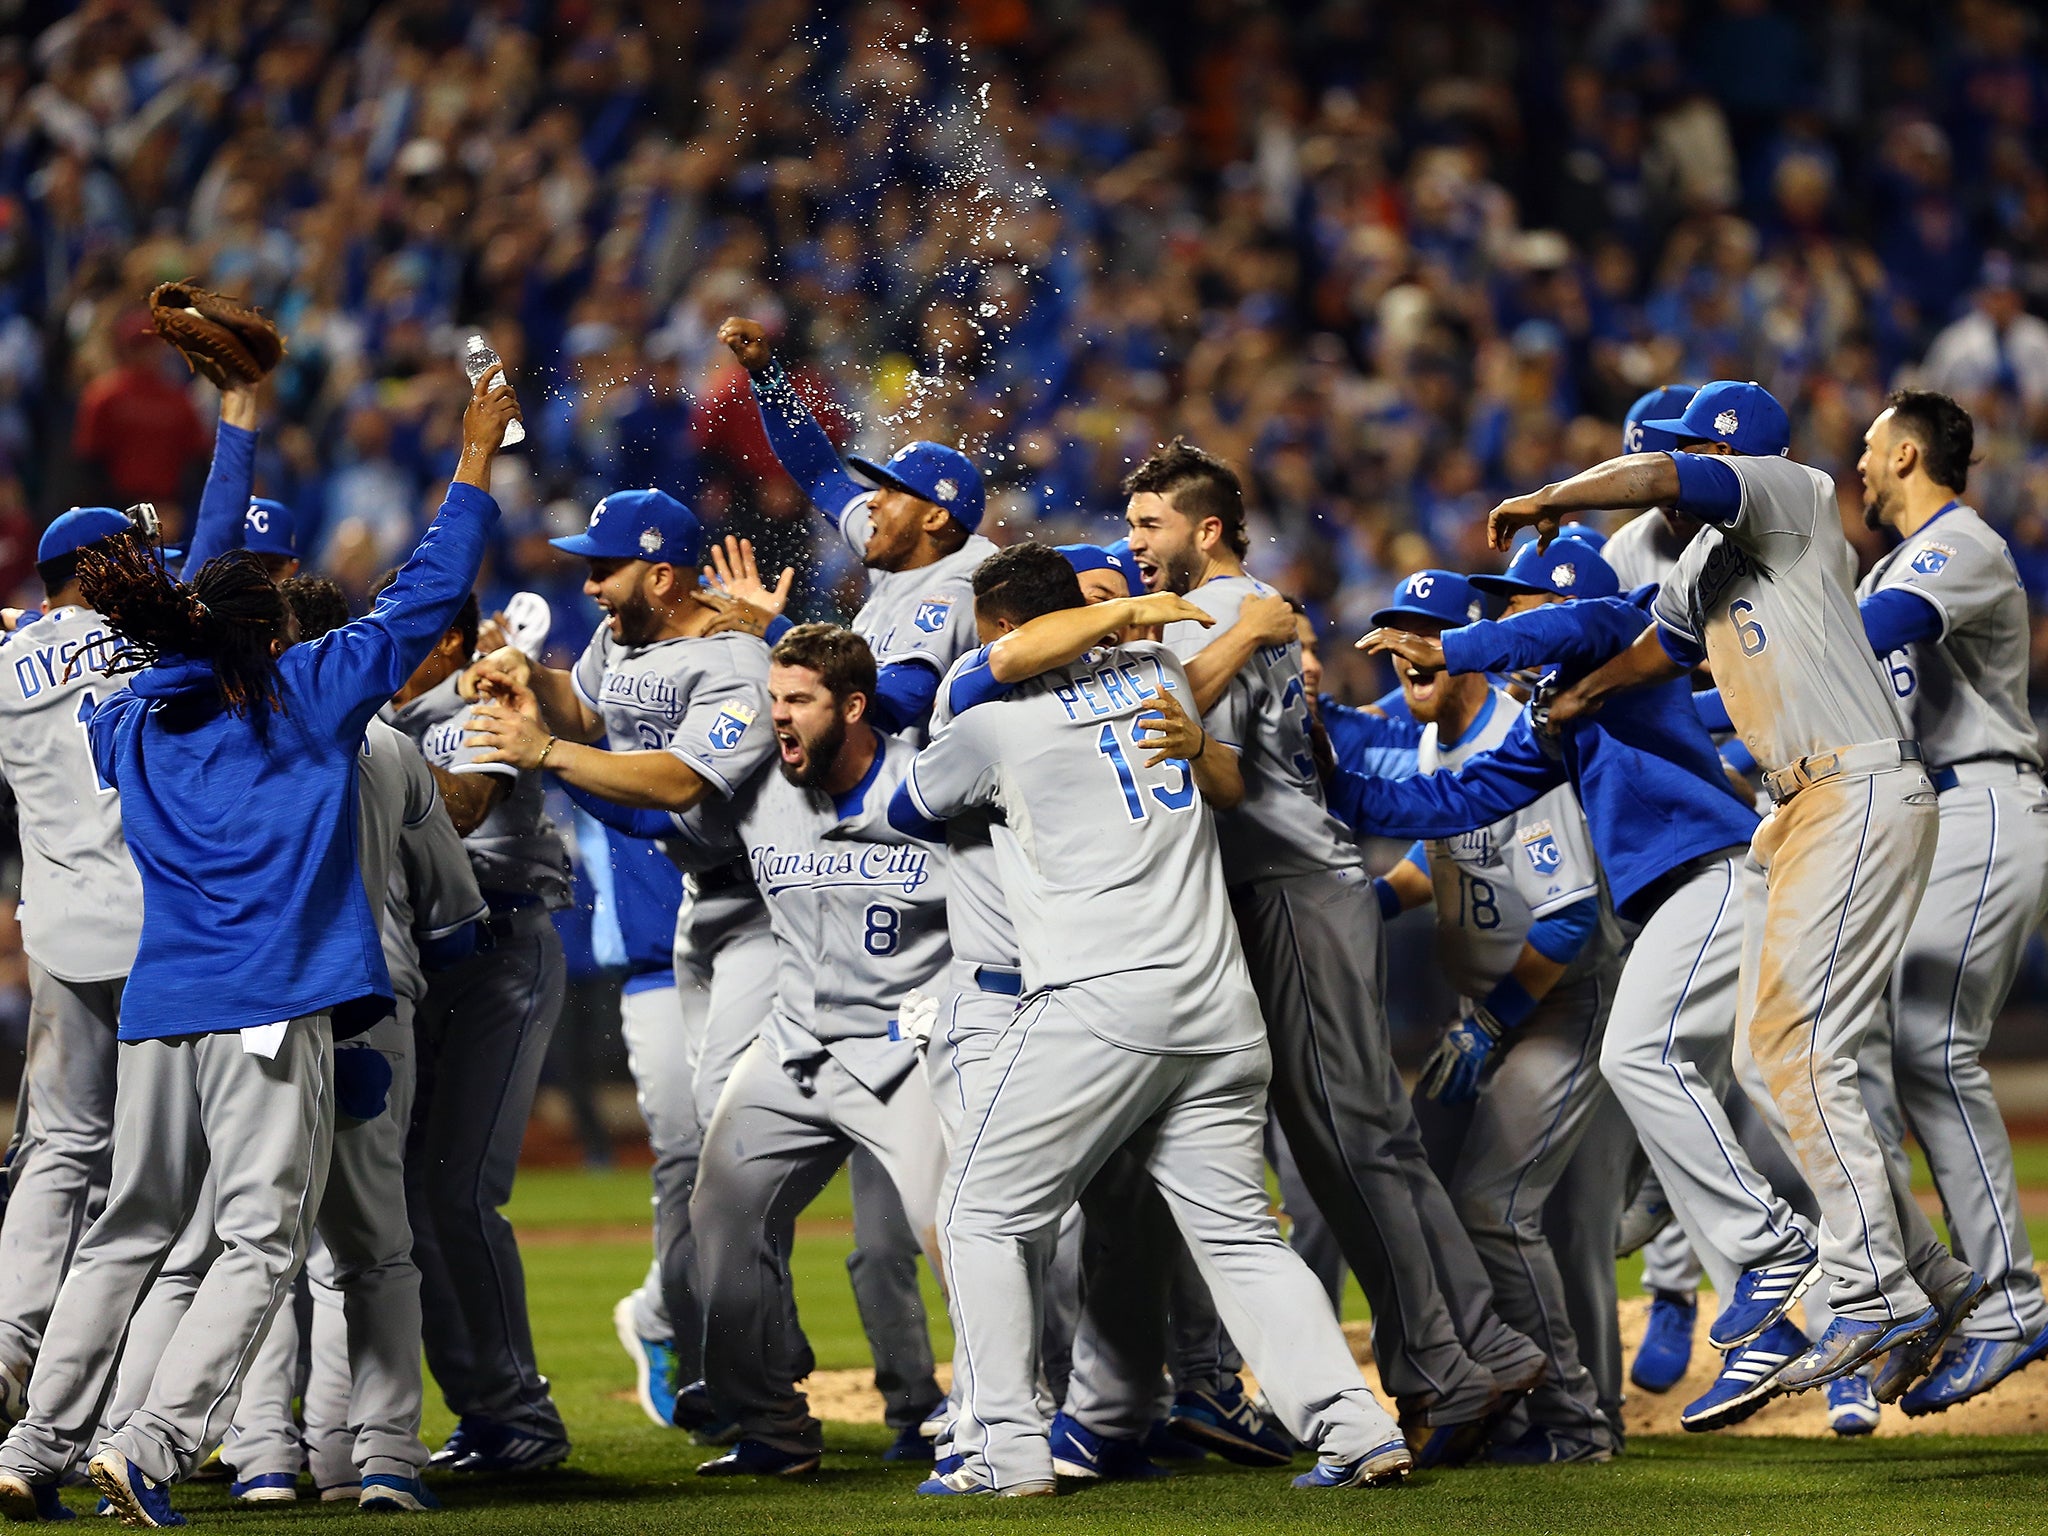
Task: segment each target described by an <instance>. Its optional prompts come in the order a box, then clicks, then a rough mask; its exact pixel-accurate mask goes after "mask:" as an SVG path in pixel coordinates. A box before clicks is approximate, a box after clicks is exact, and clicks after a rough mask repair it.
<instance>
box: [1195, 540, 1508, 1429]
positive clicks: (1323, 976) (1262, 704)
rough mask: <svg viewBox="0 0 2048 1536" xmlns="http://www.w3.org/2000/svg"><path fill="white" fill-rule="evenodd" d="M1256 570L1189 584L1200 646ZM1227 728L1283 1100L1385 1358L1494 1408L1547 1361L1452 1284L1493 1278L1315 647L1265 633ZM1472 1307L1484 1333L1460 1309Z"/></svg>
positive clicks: (1242, 868)
mask: <svg viewBox="0 0 2048 1536" xmlns="http://www.w3.org/2000/svg"><path fill="white" fill-rule="evenodd" d="M1271 591H1272V589H1271V588H1269V587H1267V586H1265V585H1264V584H1262V583H1260V582H1258V581H1256V580H1254V579H1253V578H1251V577H1249V576H1229V577H1221V578H1218V579H1216V580H1213V581H1209V582H1205V583H1203V584H1202V585H1201V586H1199V587H1197V588H1195V589H1194V590H1193V591H1192V592H1190V593H1188V600H1189V601H1190V602H1192V603H1194V604H1195V605H1196V606H1198V607H1200V608H1203V609H1205V610H1207V611H1208V612H1209V613H1211V614H1213V615H1215V618H1216V624H1215V627H1214V628H1204V627H1203V626H1201V625H1199V624H1195V623H1193V622H1187V623H1181V624H1175V625H1170V626H1169V627H1168V628H1167V631H1166V636H1165V639H1166V644H1167V645H1168V646H1169V647H1170V648H1171V649H1172V650H1173V651H1174V652H1175V654H1176V655H1178V656H1180V657H1182V658H1183V659H1185V658H1186V657H1189V656H1192V655H1194V654H1196V653H1198V652H1199V651H1200V650H1202V648H1203V647H1204V646H1206V645H1207V644H1208V643H1209V642H1210V640H1212V639H1213V638H1214V637H1215V636H1217V635H1218V634H1220V633H1221V632H1222V631H1224V630H1226V629H1228V628H1229V627H1230V625H1231V623H1232V622H1233V621H1234V620H1235V619H1236V617H1237V613H1238V609H1239V607H1240V606H1241V605H1242V604H1243V603H1244V601H1245V599H1247V598H1249V597H1252V596H1254V595H1258V594H1270V593H1271ZM1206 723H1208V724H1209V726H1210V728H1211V730H1212V731H1213V732H1214V733H1215V734H1216V735H1217V736H1218V737H1219V738H1220V739H1222V740H1225V741H1228V742H1231V743H1232V744H1233V745H1234V744H1237V743H1238V742H1242V746H1243V752H1242V767H1243V772H1244V779H1245V797H1244V801H1243V803H1242V804H1241V805H1239V806H1238V807H1237V808H1236V809H1234V810H1232V811H1230V812H1228V813H1227V814H1225V815H1222V816H1219V817H1218V818H1217V840H1218V843H1219V846H1220V847H1221V850H1222V859H1223V874H1224V879H1225V880H1226V881H1227V882H1228V884H1229V886H1230V889H1231V895H1232V901H1233V904H1234V906H1235V909H1236V914H1237V923H1238V930H1239V933H1240V935H1241V937H1242V939H1243V944H1244V953H1245V957H1246V960H1247V962H1248V964H1249V965H1250V968H1251V976H1252V982H1253V985H1254V987H1255V988H1256V989H1257V992H1258V998H1259V1006H1260V1010H1261V1011H1262V1012H1263V1014H1264V1016H1265V1020H1266V1030H1267V1037H1268V1040H1269V1042H1270V1044H1271V1047H1272V1090H1271V1091H1272V1098H1273V1106H1274V1110H1275V1113H1276V1115H1277V1117H1278V1119H1279V1121H1280V1125H1281V1127H1282V1129H1283V1130H1284V1132H1285V1134H1286V1137H1287V1144H1288V1147H1289V1148H1290V1149H1291V1150H1292V1152H1293V1154H1294V1159H1295V1164H1296V1166H1297V1168H1298V1169H1299V1170H1300V1172H1301V1175H1302V1178H1303V1179H1304V1180H1305V1181H1306V1183H1307V1185H1308V1189H1309V1193H1310V1194H1311V1195H1312V1196H1313V1197H1314V1199H1315V1203H1316V1207H1317V1209H1318V1210H1319V1211H1320V1212H1321V1213H1322V1215H1323V1218H1324V1219H1325V1220H1326V1221H1328V1222H1329V1224H1330V1227H1331V1229H1332V1230H1333V1231H1334V1232H1335V1234H1336V1236H1337V1241H1338V1243H1339V1245H1340V1246H1341V1247H1342V1249H1343V1251H1344V1257H1345V1260H1346V1261H1347V1262H1348V1263H1349V1264H1350V1265H1351V1268H1352V1269H1353V1270H1354V1271H1355V1272H1356V1273H1357V1275H1358V1278H1359V1284H1360V1286H1361V1287H1363V1289H1364V1291H1365V1294H1366V1297H1367V1299H1368V1300H1369V1301H1370V1302H1371V1303H1372V1313H1373V1358H1374V1360H1375V1361H1376V1362H1377V1363H1378V1366H1379V1371H1380V1381H1381V1384H1382V1385H1383V1386H1384V1387H1385V1388H1386V1390H1387V1392H1388V1394H1389V1395H1391V1396H1393V1397H1395V1398H1396V1399H1397V1400H1398V1401H1399V1402H1400V1404H1401V1406H1402V1410H1403V1412H1404V1413H1407V1414H1413V1415H1414V1416H1416V1417H1417V1418H1419V1419H1420V1420H1421V1421H1422V1422H1425V1423H1430V1424H1451V1423H1460V1422H1464V1421H1467V1420H1470V1419H1473V1418H1476V1417H1477V1416H1478V1415H1479V1414H1480V1413H1482V1412H1483V1411H1484V1410H1485V1407H1486V1405H1487V1403H1488V1402H1490V1401H1491V1400H1492V1397H1493V1394H1494V1391H1495V1386H1496V1372H1498V1373H1500V1374H1501V1375H1502V1376H1507V1377H1513V1376H1519V1375H1522V1374H1526V1372H1527V1371H1528V1370H1529V1369H1531V1368H1532V1367H1533V1365H1534V1358H1533V1357H1534V1355H1535V1346H1534V1345H1533V1344H1532V1343H1531V1342H1530V1341H1529V1340H1527V1339H1524V1338H1521V1337H1520V1336H1519V1335H1517V1334H1516V1333H1515V1332H1514V1331H1513V1330H1512V1329H1508V1328H1503V1327H1502V1326H1500V1324H1499V1321H1498V1318H1497V1317H1496V1316H1495V1315H1494V1312H1493V1308H1492V1307H1491V1305H1490V1298H1487V1299H1485V1300H1481V1301H1480V1302H1478V1304H1477V1307H1476V1313H1477V1315H1476V1316H1472V1317H1468V1316H1467V1315H1466V1314H1467V1312H1468V1310H1470V1309H1467V1308H1464V1307H1462V1306H1461V1307H1457V1308H1456V1309H1455V1310H1454V1307H1453V1304H1452V1303H1451V1302H1450V1301H1449V1300H1447V1297H1446V1294H1445V1293H1446V1291H1447V1290H1450V1289H1452V1288H1453V1286H1454V1282H1453V1281H1452V1280H1451V1279H1450V1278H1448V1277H1446V1276H1442V1275H1440V1274H1439V1262H1438V1261H1439V1260H1441V1263H1442V1265H1443V1266H1444V1267H1446V1268H1457V1267H1460V1266H1462V1268H1463V1270H1464V1271H1465V1273H1464V1274H1463V1275H1462V1276H1460V1277H1459V1278H1458V1280H1457V1281H1456V1282H1455V1283H1456V1284H1463V1285H1466V1286H1469V1287H1470V1288H1471V1289H1472V1291H1473V1292H1474V1293H1475V1294H1477V1293H1481V1292H1483V1291H1484V1290H1485V1288H1486V1281H1485V1270H1484V1268H1483V1267H1482V1262H1481V1260H1480V1259H1479V1256H1478V1254H1477V1252H1476V1251H1474V1250H1473V1249H1471V1248H1470V1247H1469V1246H1460V1245H1459V1242H1458V1239H1457V1238H1456V1237H1455V1236H1452V1237H1449V1238H1447V1239H1446V1240H1445V1241H1444V1242H1440V1243H1438V1244H1437V1245H1435V1247H1434V1248H1433V1247H1432V1244H1431V1242H1430V1240H1429V1238H1428V1237H1427V1236H1426V1235H1425V1232H1424V1230H1423V1217H1422V1214H1421V1213H1422V1210H1423V1208H1424V1206H1425V1203H1426V1202H1431V1201H1435V1200H1439V1199H1441V1197H1442V1196H1441V1190H1440V1188H1438V1187H1437V1179H1436V1175H1435V1174H1434V1173H1433V1172H1432V1171H1431V1169H1430V1167H1429V1164H1428V1160H1427V1158H1426V1157H1425V1156H1424V1154H1423V1152H1422V1149H1421V1143H1420V1140H1419V1138H1418V1137H1417V1135H1416V1133H1415V1116H1414V1111H1413V1109H1412V1108H1411V1107H1410V1105H1409V1102H1408V1095H1407V1092H1406V1090H1405V1088H1404V1087H1403V1086H1402V1084H1401V1082H1400V1077H1399V1073H1398V1072H1397V1071H1396V1069H1395V1067H1394V1060H1393V1050H1392V1042H1391V1038H1390V1036H1389V1034H1388V1029H1387V1020H1386V1013H1385V1008H1384V1004H1383V997H1384V991H1383V985H1382V976H1381V972H1382V969H1383V967H1384V964H1385V961H1384V959H1383V955H1382V944H1383V933H1382V929H1383V923H1382V920H1381V917H1380V912H1379V904H1378V902H1377V900H1376V899H1375V898H1374V896H1373V894H1372V886H1371V880H1370V877H1369V875H1368V873H1367V871H1366V868H1365V863H1364V857H1363V855H1362V853H1361V852H1360V850H1359V848H1358V845H1357V843H1356V841H1355V840H1354V839H1353V838H1352V836H1351V834H1350V832H1349V830H1348V829H1347V828H1346V827H1345V826H1344V825H1343V823H1341V822H1339V821H1338V820H1337V819H1336V818H1335V817H1334V816H1332V815H1331V814H1330V813H1329V811H1328V809H1327V808H1326V806H1325V804H1324V801H1323V791H1322V784H1321V781H1320V780H1319V779H1318V777H1317V775H1316V768H1315V758H1314V754H1313V752H1312V750H1311V747H1310V743H1309V731H1308V697H1307V694H1306V692H1305V691H1304V688H1303V685H1302V678H1301V648H1300V646H1298V645H1297V644H1295V643H1294V642H1293V641H1289V642H1288V643H1287V644H1286V645H1282V646H1268V647H1265V648H1263V649H1261V650H1260V651H1259V652H1258V654H1257V655H1255V656H1254V657H1253V658H1252V660H1251V661H1250V662H1249V663H1247V665H1246V666H1245V667H1244V669H1243V670H1242V671H1240V673H1239V674H1238V676H1237V678H1236V679H1235V680H1234V681H1233V682H1232V684H1231V686H1230V690H1229V692H1228V693H1227V694H1226V695H1225V696H1224V698H1223V700H1222V701H1220V702H1219V704H1218V706H1217V708H1216V709H1215V710H1213V711H1211V714H1210V717H1209V720H1208V721H1207V722H1206ZM1461 1322H1468V1323H1469V1324H1470V1329H1469V1331H1463V1332H1461V1330H1460V1327H1459V1324H1460V1323H1461Z"/></svg>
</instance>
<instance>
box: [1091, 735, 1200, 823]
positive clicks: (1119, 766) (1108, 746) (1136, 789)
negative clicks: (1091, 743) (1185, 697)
mask: <svg viewBox="0 0 2048 1536" xmlns="http://www.w3.org/2000/svg"><path fill="white" fill-rule="evenodd" d="M1145 718H1147V717H1146V716H1145V715H1139V716H1138V717H1137V719H1138V720H1143V719H1145ZM1155 718H1156V717H1155ZM1126 723H1127V724H1136V723H1137V721H1136V720H1134V721H1130V722H1126ZM1117 724H1118V722H1116V721H1114V720H1111V721H1108V722H1106V723H1105V724H1104V725H1103V727H1102V729H1101V730H1100V731H1099V732H1097V733H1096V737H1095V750H1096V751H1098V752H1100V753H1101V754H1102V755H1103V756H1104V757H1106V758H1108V759H1109V765H1110V767H1111V768H1112V769H1113V770H1115V773H1116V781H1117V785H1118V787H1119V788H1121V789H1122V790H1123V795H1124V811H1125V813H1126V814H1127V815H1129V816H1130V818H1131V820H1133V821H1143V820H1144V819H1145V814H1146V812H1147V811H1148V810H1150V809H1151V807H1150V806H1149V805H1148V804H1147V801H1146V797H1147V795H1148V794H1149V796H1150V797H1151V799H1153V800H1156V801H1157V802H1158V803H1159V804H1161V805H1163V806H1165V807H1166V809H1167V810H1169V811H1184V810H1186V809H1187V808H1188V807H1189V806H1191V805H1193V804H1194V803H1195V778H1194V774H1193V772H1192V771H1191V770H1190V769H1189V768H1188V765H1187V764H1186V763H1184V762H1182V761H1181V760H1180V759H1179V758H1177V757H1175V758H1168V759H1167V760H1166V761H1165V762H1163V763H1160V764H1158V765H1157V768H1156V769H1152V770H1141V771H1144V772H1146V773H1147V775H1148V776H1150V775H1151V774H1153V773H1158V774H1164V775H1166V776H1167V777H1168V778H1169V779H1170V780H1174V781H1177V782H1173V783H1172V784H1171V785H1170V787H1169V785H1167V784H1144V785H1140V784H1139V782H1138V776H1137V774H1135V773H1133V772H1132V771H1131V760H1132V757H1134V756H1136V755H1137V754H1138V753H1139V752H1140V751H1141V750H1142V749H1141V748H1140V746H1139V743H1138V741H1137V738H1136V737H1135V736H1134V737H1132V739H1131V744H1130V752H1131V756H1126V755H1125V748H1124V743H1123V742H1122V741H1121V740H1119V739H1118V737H1117V732H1116V728H1117Z"/></svg>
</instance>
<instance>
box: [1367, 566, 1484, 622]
mask: <svg viewBox="0 0 2048 1536" xmlns="http://www.w3.org/2000/svg"><path fill="white" fill-rule="evenodd" d="M1485 617H1486V605H1485V604H1484V603H1482V602H1481V601H1480V600H1479V589H1478V588H1477V587H1475V586H1473V585H1472V583H1471V581H1470V580H1469V579H1467V578H1466V577H1463V576H1460V575H1459V574H1458V573H1457V572H1456V571H1417V572H1416V573H1415V574H1414V575H1413V576H1409V577H1406V578H1404V579H1403V580H1402V582H1401V585H1399V586H1398V587H1396V588H1394V600H1393V602H1391V603H1390V604H1388V605H1387V606H1386V607H1384V608H1382V609H1381V610H1380V611H1379V612H1378V613H1375V614H1374V615H1373V616H1372V624H1373V628H1375V629H1378V628H1380V627H1382V626H1384V625H1388V624H1394V625H1398V623H1399V621H1400V620H1402V619H1436V620H1439V621H1440V622H1442V623H1444V624H1450V625H1459V624H1476V623H1478V622H1479V620H1481V619H1483V618H1485Z"/></svg>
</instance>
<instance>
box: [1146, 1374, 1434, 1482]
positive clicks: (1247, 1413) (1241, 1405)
mask: <svg viewBox="0 0 2048 1536" xmlns="http://www.w3.org/2000/svg"><path fill="white" fill-rule="evenodd" d="M1166 1427H1167V1428H1168V1429H1170V1430H1171V1431H1173V1433H1174V1434H1176V1435H1178V1436H1179V1437H1180V1438H1181V1439H1183V1440H1192V1441H1194V1442H1195V1443H1196V1444H1197V1445H1199V1446H1201V1447H1202V1448H1203V1449H1204V1450H1210V1451H1214V1452H1215V1453H1216V1454H1217V1455H1218V1456H1221V1457H1222V1458H1223V1459H1224V1460H1225V1461H1234V1462H1236V1463H1237V1464H1238V1465H1239V1466H1245V1467H1284V1466H1286V1465H1287V1464H1288V1463H1289V1462H1290V1461H1292V1460H1294V1447H1293V1446H1291V1445H1289V1444H1288V1442H1287V1437H1286V1436H1284V1435H1282V1434H1281V1433H1280V1432H1279V1431H1278V1430H1276V1429H1275V1428H1274V1427H1273V1426H1272V1425H1271V1424H1269V1423H1268V1422H1267V1421H1266V1416H1265V1415H1264V1414H1263V1413H1261V1412H1259V1409H1258V1405H1257V1404H1256V1403H1254V1402H1253V1401H1252V1400H1251V1399H1250V1398H1249V1397H1247V1396H1245V1391H1244V1386H1243V1384H1242V1383H1240V1382H1239V1381H1238V1380H1237V1378H1235V1377H1232V1378H1230V1379H1229V1380H1228V1381H1226V1382H1224V1383H1223V1384H1222V1385H1220V1386H1218V1387H1217V1388H1216V1390H1215V1391H1213V1392H1203V1391H1200V1390H1196V1391H1190V1392H1182V1393H1179V1394H1178V1395H1177V1396H1175V1398H1174V1400H1173V1406H1172V1408H1170V1409H1168V1410H1167V1414H1166ZM1403 1449H1404V1450H1405V1449H1406V1447H1405V1446H1404V1447H1403Z"/></svg>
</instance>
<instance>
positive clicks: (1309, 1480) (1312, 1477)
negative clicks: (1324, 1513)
mask: <svg viewBox="0 0 2048 1536" xmlns="http://www.w3.org/2000/svg"><path fill="white" fill-rule="evenodd" d="M1414 1467H1415V1458H1414V1457H1412V1456H1410V1455H1409V1454H1408V1443H1407V1442H1406V1441H1405V1440H1389V1441H1387V1442H1386V1444H1384V1445H1376V1446H1374V1447H1373V1448H1372V1449H1371V1450H1369V1451H1367V1452H1366V1453H1365V1454H1364V1455H1363V1456H1361V1457H1359V1458H1358V1459H1357V1460H1356V1461H1338V1460H1335V1459H1333V1458H1330V1457H1325V1458H1323V1459H1322V1460H1320V1461H1318V1462H1317V1463H1316V1464H1315V1465H1314V1466H1313V1467H1311V1468H1309V1470H1308V1471H1306V1472H1304V1473H1302V1474H1301V1475H1300V1476H1299V1477H1297V1478H1296V1479H1295V1480H1294V1486H1295V1487H1297V1488H1309V1489H1313V1490H1316V1491H1317V1492H1324V1491H1327V1490H1329V1489H1332V1488H1384V1487H1387V1486H1388V1485H1389V1484H1391V1483H1398V1482H1400V1481H1401V1479H1402V1478H1404V1477H1406V1476H1407V1475H1408V1474H1409V1473H1410V1472H1411V1471H1413V1470H1414Z"/></svg>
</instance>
